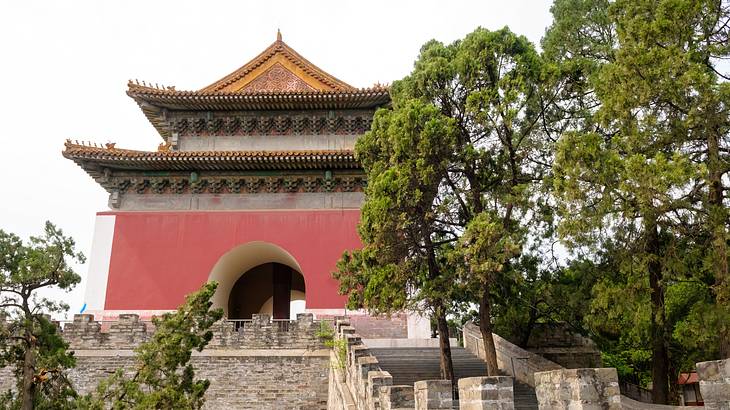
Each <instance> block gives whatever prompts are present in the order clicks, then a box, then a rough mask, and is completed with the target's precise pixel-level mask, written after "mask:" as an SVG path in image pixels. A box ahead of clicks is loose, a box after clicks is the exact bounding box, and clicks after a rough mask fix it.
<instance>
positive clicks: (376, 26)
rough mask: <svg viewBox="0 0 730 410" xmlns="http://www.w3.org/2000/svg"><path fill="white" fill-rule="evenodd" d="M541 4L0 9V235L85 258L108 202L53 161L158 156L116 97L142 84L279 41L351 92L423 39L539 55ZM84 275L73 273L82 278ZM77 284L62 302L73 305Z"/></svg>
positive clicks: (57, 1)
mask: <svg viewBox="0 0 730 410" xmlns="http://www.w3.org/2000/svg"><path fill="white" fill-rule="evenodd" d="M551 3H552V2H551V1H549V0H482V1H442V2H437V1H392V0H391V1H373V0H367V1H344V0H333V1H283V0H280V1H266V0H261V1H181V0H174V1H129V0H125V1H102V0H87V1H70V0H69V1H61V0H48V1H32V0H2V2H0V118H1V119H2V121H1V123H0V177H2V179H3V182H2V191H1V192H2V193H0V229H3V230H5V231H9V232H14V233H16V234H18V235H20V236H22V237H27V236H28V235H31V234H37V233H39V232H40V230H41V229H42V226H43V222H44V221H45V220H50V221H52V222H54V223H56V224H57V225H58V226H59V227H61V228H62V229H63V230H64V231H65V232H66V233H67V234H69V235H71V236H73V237H74V238H75V239H76V241H77V244H78V247H79V249H80V250H82V251H83V252H84V253H85V254H86V255H88V254H89V253H90V252H89V251H90V248H91V237H92V234H93V228H94V226H93V225H94V216H95V213H96V212H98V211H104V210H107V193H106V192H105V191H104V190H103V189H102V188H101V187H100V186H98V185H97V184H96V183H95V182H94V181H93V180H92V179H91V178H90V177H89V176H88V175H86V174H85V173H84V172H83V171H82V170H81V169H80V168H78V167H77V166H76V165H75V164H74V163H72V162H71V161H68V160H66V159H64V158H63V157H62V156H61V150H62V149H63V142H64V141H65V140H66V138H71V139H79V140H82V139H83V140H90V141H95V142H102V143H103V142H111V141H113V142H116V143H117V147H121V148H135V149H146V150H155V149H156V148H157V145H158V144H159V143H160V142H161V139H160V137H159V135H158V134H157V133H156V132H155V130H154V128H152V126H151V125H150V124H149V122H147V119H146V118H145V117H144V115H142V112H141V111H140V110H139V108H138V107H137V105H136V104H135V103H134V102H133V101H132V99H130V98H129V97H127V95H126V94H125V90H126V84H127V80H129V79H139V80H145V81H147V82H152V83H159V84H164V85H174V86H176V87H177V89H178V90H186V89H193V90H195V89H199V88H202V87H204V86H206V85H208V84H210V83H212V82H213V81H215V80H217V79H219V78H221V77H223V76H224V75H226V74H228V73H230V72H231V71H233V70H235V69H236V68H238V67H240V66H241V65H243V64H244V63H246V62H247V61H248V60H250V59H251V58H253V57H254V56H256V55H257V54H258V53H259V52H261V51H263V50H264V49H265V48H266V47H267V46H269V45H270V44H271V43H272V42H273V41H274V40H275V39H276V29H277V28H280V29H281V32H282V35H283V39H284V41H285V42H286V43H287V44H289V45H290V46H291V47H292V48H294V49H295V50H297V51H298V52H299V53H300V54H302V55H303V56H304V57H306V58H307V59H308V60H309V61H311V62H313V63H314V64H316V65H317V66H319V67H320V68H322V69H323V70H325V71H327V72H329V73H331V74H332V75H334V76H335V77H337V78H339V79H341V80H343V81H345V82H347V83H349V84H351V85H353V86H356V87H368V86H371V85H373V84H374V83H378V82H379V83H390V82H392V81H393V80H396V79H399V78H401V77H403V76H404V75H406V74H408V73H409V72H410V70H411V67H412V64H413V61H414V59H415V58H416V56H417V54H418V50H419V48H420V47H421V45H422V44H423V43H425V42H426V41H428V40H430V39H437V40H440V41H442V42H446V43H448V42H451V41H453V40H456V39H459V38H462V37H464V35H466V34H467V33H469V32H471V31H472V30H474V28H476V27H477V26H482V27H485V28H489V29H498V28H501V27H504V26H509V27H510V28H511V29H512V30H513V31H515V32H516V33H519V34H523V35H525V36H527V37H528V38H529V39H530V40H532V41H533V42H536V43H537V42H539V40H540V38H541V37H542V35H543V33H544V32H545V29H546V27H547V26H548V25H549V24H550V21H551V16H550V12H549V8H550V4H551ZM86 270H87V266H85V265H84V266H79V268H78V272H79V274H81V276H82V277H83V278H84V279H85V277H86ZM84 290H85V280H84V281H82V283H81V284H80V285H79V286H78V287H77V289H76V290H74V291H73V292H72V293H71V294H69V295H63V294H59V293H56V294H54V296H56V297H62V298H64V299H65V300H67V302H68V303H69V304H70V305H71V310H70V311H69V317H70V316H71V315H72V314H73V313H77V312H78V310H79V308H80V307H81V306H82V305H83V302H84V301H83V294H84Z"/></svg>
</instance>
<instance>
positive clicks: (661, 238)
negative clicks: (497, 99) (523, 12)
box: [543, 0, 730, 400]
mask: <svg viewBox="0 0 730 410" xmlns="http://www.w3.org/2000/svg"><path fill="white" fill-rule="evenodd" d="M552 11H553V15H554V17H555V22H554V23H553V25H552V27H551V28H550V29H549V30H548V33H547V34H546V37H545V39H544V40H543V47H544V49H545V56H546V57H547V58H548V59H549V60H550V63H551V64H552V65H553V66H554V67H555V68H554V72H556V73H557V74H558V77H559V78H560V80H559V81H558V82H556V84H559V85H560V87H561V88H560V90H559V92H557V93H556V95H558V96H559V98H558V99H556V101H555V104H554V105H555V107H554V108H553V111H555V112H570V113H574V117H573V118H578V120H576V119H572V120H569V121H566V122H565V123H564V124H563V125H564V132H563V133H562V136H561V138H560V140H559V142H558V144H557V146H556V154H555V158H556V160H555V165H554V167H553V171H554V178H553V182H552V183H553V187H554V192H555V194H556V196H557V199H558V209H559V213H560V216H561V219H560V226H559V233H560V235H561V237H562V238H563V239H564V240H565V241H566V243H568V244H569V245H570V246H571V247H572V248H573V249H574V250H576V251H580V252H584V253H586V254H589V255H593V258H594V260H600V264H599V266H601V269H602V270H601V272H602V273H603V275H602V276H601V277H599V278H598V280H597V281H596V284H595V286H593V288H592V295H591V302H590V310H589V311H588V314H586V315H585V318H584V321H585V324H586V326H587V327H589V328H591V329H592V330H593V331H594V332H595V334H596V337H597V338H598V339H599V340H600V341H601V344H602V347H603V348H604V350H605V351H607V352H608V353H607V354H609V355H610V357H611V358H612V359H611V360H614V361H616V360H619V359H617V358H620V360H621V361H623V363H625V364H627V366H624V370H626V372H628V370H627V369H633V371H635V372H638V376H639V377H637V379H640V380H641V381H645V380H646V377H644V376H645V373H642V372H643V371H644V370H646V367H645V363H644V364H643V365H644V370H642V369H641V368H642V363H641V361H642V360H644V355H642V354H633V353H632V354H627V352H641V351H643V350H645V349H646V348H648V347H650V346H653V347H652V348H653V349H654V350H653V353H652V354H653V364H654V372H655V373H654V386H655V387H656V386H661V385H666V384H667V376H668V375H667V374H664V375H662V374H661V373H662V370H661V367H662V366H664V367H665V368H666V364H665V363H664V362H666V361H667V360H668V361H669V363H668V365H669V366H668V367H669V370H670V372H676V371H678V370H680V369H686V368H687V367H688V366H691V363H693V362H691V361H690V360H696V359H700V358H703V359H704V360H707V359H710V358H713V357H715V355H716V354H717V352H718V351H719V350H718V346H720V347H721V346H722V345H723V343H727V342H723V339H725V340H727V335H728V334H730V333H728V328H727V324H726V323H727V322H726V321H725V322H723V320H722V318H724V317H727V316H726V313H725V312H727V303H726V302H725V301H724V299H723V298H724V296H723V295H724V293H723V292H724V289H726V287H725V286H726V285H727V283H728V281H727V251H726V248H727V224H728V219H727V214H726V212H725V209H726V207H727V203H726V202H725V199H724V198H723V192H724V190H725V188H724V187H723V178H724V177H723V175H725V173H726V172H727V170H728V169H729V168H728V167H727V164H728V161H727V156H726V153H727V151H726V150H727V146H728V145H727V144H728V138H727V137H728V129H730V123H729V122H728V119H729V118H730V117H729V116H728V110H727V109H726V107H727V102H728V101H730V100H727V99H726V98H727V92H726V89H727V88H728V86H727V82H726V81H724V79H726V78H724V76H723V75H722V74H721V73H720V72H719V71H718V66H716V64H717V58H722V57H724V56H727V55H728V51H729V50H730V49H729V48H728V46H727V44H728V43H729V41H728V39H729V37H728V33H730V31H729V30H728V25H727V22H728V18H730V7H728V4H727V2H726V1H720V0H708V1H694V0H659V1H655V0H617V1H608V0H557V1H556V2H555V4H554V5H553V8H552ZM723 78H724V79H723ZM697 341H702V342H697ZM662 346H663V347H662ZM662 350H664V353H662ZM726 354H727V353H726ZM663 356H666V357H663ZM657 366H658V367H657ZM626 372H624V374H626ZM657 377H660V379H657ZM663 400H666V398H664V399H663Z"/></svg>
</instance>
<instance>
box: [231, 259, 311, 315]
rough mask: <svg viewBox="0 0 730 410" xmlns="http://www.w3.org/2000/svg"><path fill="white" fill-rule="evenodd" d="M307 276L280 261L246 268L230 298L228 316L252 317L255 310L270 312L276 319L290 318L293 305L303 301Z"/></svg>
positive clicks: (256, 311) (257, 311) (234, 286)
mask: <svg viewBox="0 0 730 410" xmlns="http://www.w3.org/2000/svg"><path fill="white" fill-rule="evenodd" d="M304 293H305V286H304V276H302V274H301V273H299V272H298V271H297V270H295V269H292V268H291V267H289V266H287V265H283V264H281V263H275V262H273V263H264V264H261V265H258V266H255V267H253V268H251V269H249V270H248V271H246V272H245V273H244V274H243V275H241V277H240V278H238V280H237V281H236V283H235V284H234V285H233V288H232V289H231V294H230V295H229V297H228V318H229V319H251V317H252V315H253V314H254V313H269V314H271V315H272V316H273V318H274V319H289V318H290V317H291V315H292V304H293V303H294V302H296V301H303V300H304Z"/></svg>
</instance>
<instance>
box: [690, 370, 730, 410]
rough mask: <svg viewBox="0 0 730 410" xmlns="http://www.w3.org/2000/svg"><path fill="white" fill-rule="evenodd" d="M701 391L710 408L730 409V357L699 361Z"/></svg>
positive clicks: (706, 406)
mask: <svg viewBox="0 0 730 410" xmlns="http://www.w3.org/2000/svg"><path fill="white" fill-rule="evenodd" d="M697 375H698V376H699V378H700V392H701V393H702V398H703V399H704V400H705V408H707V409H708V410H730V359H725V360H714V361H710V362H701V363H697Z"/></svg>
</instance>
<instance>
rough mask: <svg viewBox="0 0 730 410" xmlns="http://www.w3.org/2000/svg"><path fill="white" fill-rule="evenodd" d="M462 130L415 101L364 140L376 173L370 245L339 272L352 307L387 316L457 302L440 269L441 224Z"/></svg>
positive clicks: (366, 225) (368, 164)
mask: <svg viewBox="0 0 730 410" xmlns="http://www.w3.org/2000/svg"><path fill="white" fill-rule="evenodd" d="M454 132H455V130H454V126H453V121H451V120H450V119H448V118H445V117H444V116H442V115H441V114H440V113H439V111H438V109H437V108H436V107H434V106H433V105H430V104H426V103H423V102H421V101H418V100H409V101H404V102H403V103H402V108H401V109H398V110H387V109H381V110H378V112H377V113H376V115H375V118H374V120H373V125H372V130H371V131H370V132H368V133H366V134H365V136H363V137H362V138H360V139H359V140H358V142H357V145H356V153H357V157H358V159H359V160H360V161H361V163H362V164H363V167H364V168H365V171H366V172H367V174H368V186H367V188H366V201H365V203H364V204H363V208H362V217H361V223H360V227H359V232H360V237H361V238H362V240H363V242H364V245H365V246H364V247H363V249H361V250H357V251H353V252H347V253H345V254H344V255H343V257H342V259H341V260H340V262H339V263H338V271H337V272H336V273H335V274H334V276H335V278H337V279H338V280H339V281H340V291H341V292H342V293H345V294H347V295H348V297H349V306H350V307H352V308H367V309H370V310H371V311H373V312H386V313H387V312H393V311H398V310H403V309H418V307H419V306H420V304H421V303H426V305H427V306H433V305H434V301H436V300H438V301H439V302H437V303H439V304H440V303H442V301H444V300H449V298H450V295H448V294H447V291H448V288H444V287H443V285H444V283H445V280H446V279H445V277H446V274H447V273H448V271H447V270H444V269H443V268H442V266H440V265H439V266H436V264H437V263H438V260H437V258H438V256H437V254H438V253H440V252H441V249H442V247H443V246H446V245H447V244H448V239H447V240H446V241H442V239H444V238H442V233H441V232H440V229H439V224H438V222H437V218H438V212H439V207H440V204H439V203H438V189H439V185H440V183H441V181H442V178H443V175H444V173H445V172H446V167H447V165H448V163H449V162H448V159H449V156H450V149H451V141H452V140H453V135H454ZM433 262H436V264H434V263H433ZM430 263H431V265H429V264H430Z"/></svg>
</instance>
